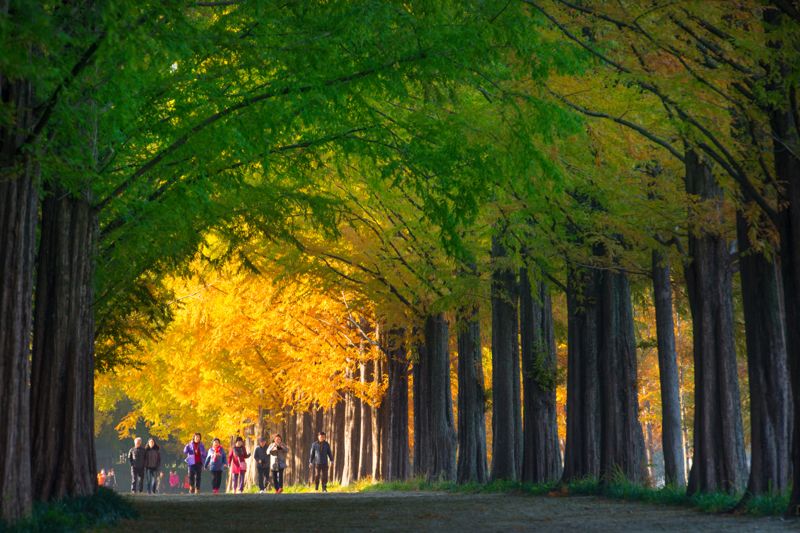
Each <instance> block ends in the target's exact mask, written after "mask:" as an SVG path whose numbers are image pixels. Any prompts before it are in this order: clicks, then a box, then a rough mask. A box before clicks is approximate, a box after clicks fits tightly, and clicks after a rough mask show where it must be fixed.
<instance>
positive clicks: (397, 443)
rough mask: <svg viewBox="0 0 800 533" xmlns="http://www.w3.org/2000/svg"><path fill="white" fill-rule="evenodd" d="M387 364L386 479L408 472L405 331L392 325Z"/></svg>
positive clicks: (401, 475)
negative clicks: (393, 327)
mask: <svg viewBox="0 0 800 533" xmlns="http://www.w3.org/2000/svg"><path fill="white" fill-rule="evenodd" d="M388 339H389V342H388V348H387V349H388V352H389V353H388V355H387V367H388V373H389V390H388V391H387V392H386V401H387V402H388V405H387V407H388V409H387V410H388V412H389V414H388V419H389V422H388V427H387V434H388V436H387V439H386V443H387V448H386V455H387V460H386V469H385V470H384V473H383V476H384V479H386V480H387V481H396V480H404V479H407V478H408V475H409V466H410V465H409V450H408V356H407V354H406V345H405V331H404V330H402V329H399V328H397V329H393V330H391V331H390V332H389V337H388Z"/></svg>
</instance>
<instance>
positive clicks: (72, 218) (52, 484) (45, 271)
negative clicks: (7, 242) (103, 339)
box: [31, 190, 97, 501]
mask: <svg viewBox="0 0 800 533" xmlns="http://www.w3.org/2000/svg"><path fill="white" fill-rule="evenodd" d="M95 228H96V223H95V217H94V213H93V210H92V208H91V206H90V204H89V198H88V197H86V196H84V197H80V198H75V197H72V196H71V195H69V194H68V193H66V192H65V191H61V190H54V191H51V193H50V194H49V195H48V196H47V198H45V200H44V202H43V205H42V229H41V239H40V246H39V257H38V270H37V283H36V306H35V316H34V325H33V357H32V370H31V432H32V435H31V437H32V439H33V441H32V442H35V443H37V444H36V445H35V446H33V447H32V448H31V449H32V466H33V473H32V474H33V487H34V496H35V498H36V499H38V500H45V501H46V500H57V499H61V498H64V497H66V496H86V495H89V494H93V493H94V492H95V490H96V487H97V481H96V471H97V469H96V467H95V453H94V320H93V313H92V301H93V292H94V291H93V288H92V285H93V281H94V280H93V271H94V268H93V255H94V248H95V247H94V240H95V237H94V236H95ZM65 458H67V459H66V460H65Z"/></svg>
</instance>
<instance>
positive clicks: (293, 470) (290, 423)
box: [284, 407, 300, 485]
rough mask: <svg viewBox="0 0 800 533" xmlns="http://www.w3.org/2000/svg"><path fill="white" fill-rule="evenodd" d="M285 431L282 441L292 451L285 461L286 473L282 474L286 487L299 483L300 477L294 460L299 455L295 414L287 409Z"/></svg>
mask: <svg viewBox="0 0 800 533" xmlns="http://www.w3.org/2000/svg"><path fill="white" fill-rule="evenodd" d="M284 420H286V430H285V431H284V439H285V440H286V445H287V446H289V449H290V450H291V451H292V454H291V456H290V457H288V459H287V461H286V472H285V473H284V475H285V477H286V479H285V481H286V484H287V485H294V484H295V483H298V482H299V479H300V476H299V475H298V473H297V462H296V460H295V458H296V456H297V454H298V453H299V451H298V449H297V413H295V412H294V411H292V410H291V409H290V408H288V407H287V409H286V417H285V418H284Z"/></svg>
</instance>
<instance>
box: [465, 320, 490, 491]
mask: <svg viewBox="0 0 800 533" xmlns="http://www.w3.org/2000/svg"><path fill="white" fill-rule="evenodd" d="M457 327H458V464H457V476H458V482H459V483H486V481H488V478H489V475H488V467H487V464H486V393H485V391H484V389H483V362H482V356H481V329H480V328H481V326H480V322H479V320H478V310H477V309H476V308H474V307H470V308H467V309H464V310H462V311H461V312H460V313H459V316H458V325H457Z"/></svg>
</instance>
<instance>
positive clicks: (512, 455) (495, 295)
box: [492, 237, 519, 480]
mask: <svg viewBox="0 0 800 533" xmlns="http://www.w3.org/2000/svg"><path fill="white" fill-rule="evenodd" d="M505 258H506V251H505V249H504V248H503V245H502V244H501V243H500V240H499V239H498V238H497V237H493V238H492V262H493V263H494V266H493V272H492V479H508V480H516V479H517V429H518V426H517V412H518V411H517V406H516V405H515V403H517V400H518V399H519V391H518V388H519V385H518V384H517V383H516V382H519V373H518V371H519V363H518V362H517V361H518V360H519V355H518V354H519V344H518V342H517V303H516V302H517V297H516V294H517V290H516V284H517V280H516V276H515V275H514V272H513V271H512V270H511V269H509V268H508V267H507V266H505V265H503V264H502V263H503V261H504V260H505Z"/></svg>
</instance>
